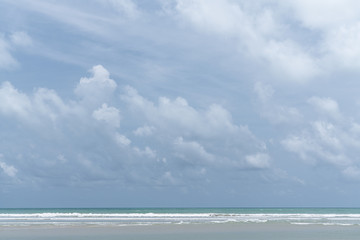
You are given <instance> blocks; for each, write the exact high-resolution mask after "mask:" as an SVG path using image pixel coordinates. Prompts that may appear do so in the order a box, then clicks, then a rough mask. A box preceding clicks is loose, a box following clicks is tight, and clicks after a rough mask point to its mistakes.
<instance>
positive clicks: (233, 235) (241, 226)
mask: <svg viewBox="0 0 360 240" xmlns="http://www.w3.org/2000/svg"><path fill="white" fill-rule="evenodd" d="M358 236H360V226H356V225H352V226H341V225H318V224H312V225H297V224H290V223H274V222H272V223H213V224H208V223H200V224H157V225H137V226H134V225H132V226H101V225H96V226H91V225H89V226H59V225H57V226H54V225H46V226H45V225H39V226H34V225H32V226H27V227H22V226H19V227H13V226H11V227H1V228H0V239H1V240H3V239H4V240H5V239H6V240H15V239H16V240H27V239H39V240H45V239H46V240H65V239H67V240H75V239H76V240H85V239H86V240H95V239H102V240H115V239H130V238H131V239H134V240H145V239H146V240H152V239H154V240H155V239H158V240H165V239H177V240H191V239H197V240H202V239H204V240H205V239H206V240H220V239H221V240H235V239H237V240H239V239H253V240H289V239H303V240H315V239H317V240H322V239H324V240H325V239H331V240H343V239H347V240H350V239H354V240H355V239H358Z"/></svg>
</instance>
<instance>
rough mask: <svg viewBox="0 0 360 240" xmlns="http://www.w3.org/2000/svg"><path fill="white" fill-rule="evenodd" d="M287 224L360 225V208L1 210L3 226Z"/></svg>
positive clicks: (0, 224) (1, 225) (0, 216)
mask: <svg viewBox="0 0 360 240" xmlns="http://www.w3.org/2000/svg"><path fill="white" fill-rule="evenodd" d="M225 223H231V224H244V223H253V224H256V223H259V224H266V223H269V224H271V223H286V224H293V225H339V226H354V225H359V226H360V208H32V209H21V208H17V209H15V208H12V209H0V227H6V226H7V227H11V226H13V227H19V226H34V225H36V226H39V225H40V226H41V225H44V226H45V225H46V226H48V225H54V226H133V225H169V224H170V225H171V224H172V225H174V224H225Z"/></svg>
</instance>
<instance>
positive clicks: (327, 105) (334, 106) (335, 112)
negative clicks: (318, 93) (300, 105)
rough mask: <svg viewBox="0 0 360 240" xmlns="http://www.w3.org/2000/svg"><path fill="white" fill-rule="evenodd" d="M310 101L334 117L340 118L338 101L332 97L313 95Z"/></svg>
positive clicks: (318, 108) (321, 110)
mask: <svg viewBox="0 0 360 240" xmlns="http://www.w3.org/2000/svg"><path fill="white" fill-rule="evenodd" d="M308 103H310V104H311V105H313V106H314V107H315V108H316V109H317V110H319V111H320V112H323V113H325V114H327V115H329V116H331V117H332V118H334V119H339V118H340V117H341V114H340V111H339V106H338V103H337V102H336V101H335V100H333V99H331V98H320V97H311V98H309V99H308Z"/></svg>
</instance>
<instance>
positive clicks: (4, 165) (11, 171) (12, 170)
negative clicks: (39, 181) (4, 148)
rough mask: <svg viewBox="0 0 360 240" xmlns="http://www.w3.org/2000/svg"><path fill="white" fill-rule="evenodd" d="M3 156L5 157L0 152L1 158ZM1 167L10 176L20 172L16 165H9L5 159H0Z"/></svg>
mask: <svg viewBox="0 0 360 240" xmlns="http://www.w3.org/2000/svg"><path fill="white" fill-rule="evenodd" d="M1 158H3V155H2V154H0V159H1ZM0 169H1V170H2V171H3V172H4V173H5V174H6V175H8V176H9V177H16V174H17V172H18V170H17V169H16V168H15V167H14V166H11V165H8V164H7V163H5V162H4V161H0Z"/></svg>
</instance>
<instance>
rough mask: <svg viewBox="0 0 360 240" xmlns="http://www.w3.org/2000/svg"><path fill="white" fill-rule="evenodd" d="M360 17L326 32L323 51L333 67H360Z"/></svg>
mask: <svg viewBox="0 0 360 240" xmlns="http://www.w3.org/2000/svg"><path fill="white" fill-rule="evenodd" d="M359 38H360V19H358V20H357V22H355V23H353V24H350V25H345V26H340V27H338V28H333V29H331V30H329V31H328V32H327V35H326V39H325V41H324V44H323V51H324V52H325V54H326V56H325V59H326V60H328V61H329V62H330V63H331V65H330V66H332V67H333V68H339V67H342V68H345V69H352V70H357V69H358V68H359V67H360V47H359V44H358V41H359Z"/></svg>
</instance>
